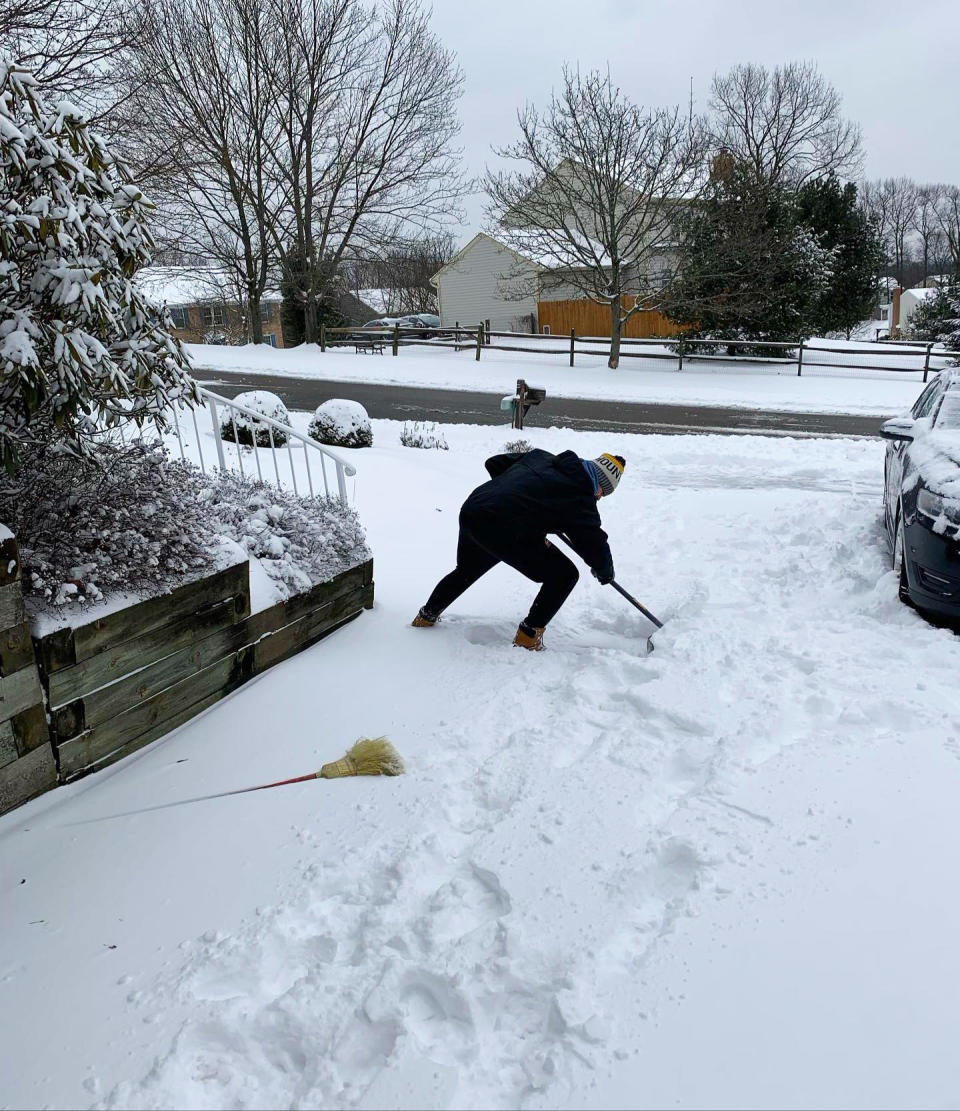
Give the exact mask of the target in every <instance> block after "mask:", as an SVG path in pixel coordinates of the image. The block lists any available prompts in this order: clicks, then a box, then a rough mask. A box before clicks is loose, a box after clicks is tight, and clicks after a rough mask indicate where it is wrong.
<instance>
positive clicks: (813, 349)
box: [320, 322, 960, 382]
mask: <svg viewBox="0 0 960 1111" xmlns="http://www.w3.org/2000/svg"><path fill="white" fill-rule="evenodd" d="M497 340H504V341H510V342H501V343H497V342H496V341H497ZM371 344H372V345H373V346H374V347H375V348H377V349H379V350H382V351H385V350H386V349H387V348H390V351H391V353H392V354H393V355H399V353H400V348H401V347H430V348H434V349H438V348H446V349H449V350H453V351H464V352H471V353H472V354H473V355H474V358H475V359H476V360H477V361H479V360H480V358H481V356H482V354H483V352H484V351H485V350H486V351H508V352H513V353H517V354H532V355H560V356H563V357H564V358H566V359H567V360H568V363H569V365H570V366H575V365H576V357H577V356H578V355H592V356H595V357H604V356H605V355H606V353H607V351H608V350H609V347H610V339H609V337H606V336H581V335H579V334H578V333H577V332H576V330H575V329H572V330H571V331H570V333H569V335H566V334H564V335H561V334H551V333H546V334H544V333H539V332H498V331H494V330H492V329H491V328H490V327H489V325H488V324H487V323H486V322H480V323H479V324H477V325H474V326H468V327H462V326H461V325H460V324H459V322H458V323H456V324H455V325H454V326H453V327H452V328H446V327H443V328H440V329H439V330H436V331H434V330H429V329H428V330H426V331H421V330H416V329H410V328H401V327H400V326H399V325H398V326H396V327H394V328H383V329H373V328H369V329H358V328H326V329H323V330H322V331H321V342H320V346H321V350H322V351H326V350H327V348H328V347H343V346H357V347H358V348H360V347H361V346H369V345H371ZM908 346H909V347H910V348H912V349H911V350H906V348H907V347H908ZM722 347H729V348H734V349H736V352H737V353H736V354H726V353H721V354H718V353H717V352H716V350H715V349H716V348H722ZM644 348H646V350H644ZM751 351H752V352H754V353H753V354H751V353H750V352H751ZM741 352H745V353H741ZM771 352H780V354H771ZM826 356H835V358H834V359H832V360H831V359H830V358H827V357H826ZM837 356H839V357H841V358H836V357H837ZM620 357H621V358H622V359H654V360H657V361H659V362H670V363H672V364H675V369H676V370H678V371H682V370H683V368H684V366H685V365H686V364H688V363H694V362H695V363H710V362H715V363H745V364H757V365H764V366H790V367H794V368H795V369H796V372H797V375H798V376H802V375H803V372H804V370H805V369H806V370H808V371H809V370H812V369H815V368H817V369H819V368H824V369H828V368H833V369H839V370H871V371H892V372H896V373H909V374H913V373H917V374H922V375H923V381H924V382H926V381H927V379H928V377H929V375H930V372H931V370H932V371H934V372H936V371H937V370H940V369H941V368H942V364H941V366H938V365H936V361H937V360H960V351H946V350H941V349H939V348H938V347H937V346H936V344H933V343H926V344H907V343H902V342H901V343H898V342H894V341H884V342H872V341H867V342H864V343H862V344H858V345H856V346H851V347H832V346H828V345H827V344H822V343H819V342H818V343H811V342H810V341H809V340H801V341H800V342H799V343H788V342H779V341H772V340H736V341H734V342H730V343H727V342H726V341H722V340H707V339H692V338H690V337H689V336H686V335H684V334H682V333H681V334H679V335H676V336H674V337H658V338H646V339H639V338H631V337H629V336H624V337H623V338H622V339H621V340H620ZM865 358H870V359H872V360H875V361H873V362H863V361H862V360H863V359H865ZM857 360H861V361H857ZM887 360H895V362H893V363H890V362H888V361H887Z"/></svg>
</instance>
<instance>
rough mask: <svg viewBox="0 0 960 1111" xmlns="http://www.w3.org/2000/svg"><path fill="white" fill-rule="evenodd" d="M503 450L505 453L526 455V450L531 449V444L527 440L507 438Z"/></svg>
mask: <svg viewBox="0 0 960 1111" xmlns="http://www.w3.org/2000/svg"><path fill="white" fill-rule="evenodd" d="M503 450H504V452H505V453H506V454H507V455H526V453H527V452H528V451H533V444H531V443H530V441H529V440H507V442H506V443H505V444H504V445H503Z"/></svg>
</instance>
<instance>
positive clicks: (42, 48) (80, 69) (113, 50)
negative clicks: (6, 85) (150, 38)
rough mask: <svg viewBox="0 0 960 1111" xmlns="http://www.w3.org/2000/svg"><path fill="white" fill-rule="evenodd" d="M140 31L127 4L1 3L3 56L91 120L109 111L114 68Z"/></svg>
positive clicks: (74, 0)
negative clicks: (85, 113) (21, 67)
mask: <svg viewBox="0 0 960 1111" xmlns="http://www.w3.org/2000/svg"><path fill="white" fill-rule="evenodd" d="M138 26H139V9H138V8H137V7H136V6H135V5H134V4H133V3H132V2H128V0H0V42H2V43H3V49H4V52H5V53H7V54H9V55H11V56H12V57H13V58H14V59H15V60H16V61H17V62H19V63H20V64H21V65H23V66H26V67H27V68H28V69H29V70H31V72H32V73H33V75H34V78H35V79H36V80H37V82H38V83H39V84H40V85H41V87H43V88H44V89H45V90H47V91H48V92H49V93H51V94H53V95H59V96H66V97H69V98H70V99H71V100H72V101H74V103H76V104H77V105H78V106H79V107H81V108H83V110H84V111H85V112H87V113H88V115H90V116H93V117H100V116H102V115H103V114H104V112H106V111H108V110H109V109H110V107H112V105H113V102H114V99H115V98H114V96H113V91H114V90H113V82H114V67H115V64H116V62H117V60H118V58H119V56H120V55H121V54H122V53H123V51H124V50H125V48H126V47H127V45H128V43H129V42H130V41H131V40H132V39H134V38H135V37H136V34H137V27H138Z"/></svg>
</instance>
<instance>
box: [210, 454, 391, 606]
mask: <svg viewBox="0 0 960 1111" xmlns="http://www.w3.org/2000/svg"><path fill="white" fill-rule="evenodd" d="M202 498H203V500H204V502H205V503H206V505H207V506H208V508H209V509H210V511H211V512H212V513H213V515H214V516H215V517H216V519H217V522H218V526H219V531H220V533H221V535H225V536H228V537H229V538H230V539H231V540H235V541H237V542H238V543H239V544H241V545H242V546H243V547H244V548H245V549H246V551H247V552H249V553H250V555H251V556H254V557H256V558H257V559H259V560H260V561H261V564H262V565H263V567H264V568H265V569H266V571H267V574H268V575H269V576H270V577H271V578H272V579H273V580H274V581H275V582H276V583H277V585H278V586H281V593H282V594H283V595H284V596H289V595H291V594H295V593H297V592H298V591H302V590H308V589H309V588H310V587H311V586H314V585H315V584H316V583H318V582H325V581H327V580H328V579H331V578H333V576H334V575H337V574H339V573H340V572H341V571H345V570H346V569H347V568H348V567H353V566H355V565H356V564H358V563H361V562H363V561H364V560H365V559H369V558H370V551H369V549H368V548H367V542H366V537H365V536H364V532H363V527H362V526H361V524H360V520H359V518H358V517H357V514H356V511H355V510H353V509H352V508H350V507H349V506H345V505H342V504H341V503H340V502H339V501H337V500H335V499H333V498H330V499H327V498H308V497H299V496H298V495H296V494H294V493H293V492H291V491H287V490H279V489H277V488H276V487H274V486H270V485H268V484H266V483H263V482H253V481H250V480H246V479H242V478H241V477H240V476H239V475H237V474H235V473H234V472H232V471H228V472H225V473H222V474H220V475H219V476H218V479H217V481H216V482H215V483H211V484H210V486H209V487H208V488H207V490H206V491H204V493H203V495H202Z"/></svg>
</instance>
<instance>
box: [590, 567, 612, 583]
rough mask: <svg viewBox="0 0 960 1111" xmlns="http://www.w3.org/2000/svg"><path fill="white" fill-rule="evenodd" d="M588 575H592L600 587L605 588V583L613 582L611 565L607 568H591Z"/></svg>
mask: <svg viewBox="0 0 960 1111" xmlns="http://www.w3.org/2000/svg"><path fill="white" fill-rule="evenodd" d="M590 574H591V575H593V577H594V578H595V579H596V580H597V582H598V583H599V584H600V585H601V586H606V585H607V583H612V582H613V580H614V574H613V564H611V565H610V566H609V567H601V568H599V569H597V568H596V567H593V568H591V570H590Z"/></svg>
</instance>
